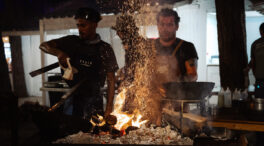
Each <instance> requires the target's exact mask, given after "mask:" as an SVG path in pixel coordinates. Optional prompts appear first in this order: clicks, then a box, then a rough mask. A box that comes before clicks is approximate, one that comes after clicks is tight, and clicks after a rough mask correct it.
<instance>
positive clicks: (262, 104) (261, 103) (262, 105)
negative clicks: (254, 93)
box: [253, 98, 264, 111]
mask: <svg viewBox="0 0 264 146" xmlns="http://www.w3.org/2000/svg"><path fill="white" fill-rule="evenodd" d="M253 108H254V109H253V110H256V111H264V99H262V98H255V99H254V100H253Z"/></svg>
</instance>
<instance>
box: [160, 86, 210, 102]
mask: <svg viewBox="0 0 264 146" xmlns="http://www.w3.org/2000/svg"><path fill="white" fill-rule="evenodd" d="M214 85H215V83H213V82H168V83H165V84H163V86H164V89H165V91H166V98H169V99H175V100H202V99H204V98H205V97H206V96H208V95H210V94H211V92H212V90H213V88H214Z"/></svg>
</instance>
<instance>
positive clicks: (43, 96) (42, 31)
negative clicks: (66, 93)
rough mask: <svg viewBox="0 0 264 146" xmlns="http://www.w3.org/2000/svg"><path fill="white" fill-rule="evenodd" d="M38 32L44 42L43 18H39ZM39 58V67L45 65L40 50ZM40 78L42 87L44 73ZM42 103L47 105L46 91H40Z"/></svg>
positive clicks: (42, 53)
mask: <svg viewBox="0 0 264 146" xmlns="http://www.w3.org/2000/svg"><path fill="white" fill-rule="evenodd" d="M39 34H40V43H42V42H44V37H45V36H44V35H45V32H44V23H43V20H39ZM40 59H41V68H43V67H44V66H45V54H44V52H43V51H41V52H40ZM41 79H42V87H44V82H45V81H46V77H45V73H43V74H42V75H41ZM42 104H43V105H47V101H46V91H42Z"/></svg>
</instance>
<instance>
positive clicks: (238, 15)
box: [215, 0, 248, 91]
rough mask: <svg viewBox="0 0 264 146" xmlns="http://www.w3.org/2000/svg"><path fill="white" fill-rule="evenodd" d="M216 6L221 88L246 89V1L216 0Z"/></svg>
mask: <svg viewBox="0 0 264 146" xmlns="http://www.w3.org/2000/svg"><path fill="white" fill-rule="evenodd" d="M215 5H216V17H217V31H218V47H219V58H220V62H219V63H220V81H221V86H222V87H224V88H227V87H229V88H230V89H231V90H232V91H233V90H234V89H235V88H238V89H244V88H245V86H244V83H245V75H244V72H243V69H244V68H246V66H247V62H248V60H247V51H246V30H245V8H244V0H232V1H227V0H215Z"/></svg>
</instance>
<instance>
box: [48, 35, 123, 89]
mask: <svg viewBox="0 0 264 146" xmlns="http://www.w3.org/2000/svg"><path fill="white" fill-rule="evenodd" d="M53 41H54V42H55V43H56V46H57V48H58V49H60V50H62V51H63V52H65V53H66V54H67V55H69V57H70V62H71V65H72V66H74V67H75V68H77V70H78V73H77V74H74V78H73V81H67V83H68V84H69V85H70V86H74V85H75V84H77V83H78V82H79V81H80V80H81V79H83V78H87V80H88V81H87V82H86V83H85V84H84V85H85V86H86V87H84V89H85V90H86V89H88V88H89V87H90V88H92V87H94V86H95V84H100V85H101V86H103V85H104V83H105V79H106V73H107V72H115V71H117V69H118V65H117V61H116V58H115V54H114V51H113V49H112V47H111V46H110V45H109V44H107V43H106V42H104V41H102V40H100V37H99V35H97V40H95V41H94V42H88V41H85V40H82V39H80V38H79V37H78V36H76V35H69V36H65V37H62V38H59V39H55V40H53ZM86 91H87V90H86Z"/></svg>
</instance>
